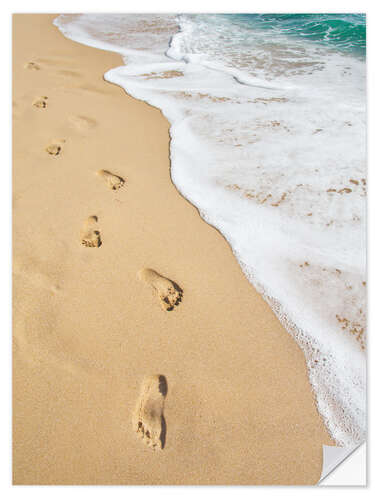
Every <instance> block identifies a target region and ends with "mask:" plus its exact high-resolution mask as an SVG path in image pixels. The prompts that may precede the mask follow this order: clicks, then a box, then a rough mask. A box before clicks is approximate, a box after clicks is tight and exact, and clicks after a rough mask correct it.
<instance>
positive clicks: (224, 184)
mask: <svg viewBox="0 0 375 500" xmlns="http://www.w3.org/2000/svg"><path fill="white" fill-rule="evenodd" d="M55 24H56V26H58V28H59V29H60V30H61V32H62V33H63V34H64V35H65V36H66V37H68V38H71V39H73V40H75V41H78V42H81V43H84V44H87V45H90V46H93V47H98V48H101V49H107V50H112V51H115V52H118V53H119V54H121V55H122V57H123V60H124V65H122V66H120V67H118V68H113V69H112V70H110V71H108V72H107V73H106V74H105V75H104V77H105V79H106V80H108V81H110V82H113V83H116V84H118V85H120V86H121V87H123V88H124V89H125V90H126V92H128V93H129V94H130V95H132V96H134V97H136V98H138V99H141V100H144V101H146V102H148V103H150V104H151V105H153V106H156V107H158V108H160V109H161V110H162V112H163V114H164V115H165V116H166V117H167V119H168V120H169V122H170V124H171V129H170V134H171V151H170V157H171V176H172V181H173V183H174V184H175V186H176V188H177V189H178V190H179V191H180V192H181V194H182V195H183V196H185V197H186V198H187V199H188V200H189V201H191V202H192V203H193V204H194V205H195V206H196V207H197V208H198V209H199V212H200V214H201V216H202V217H203V218H204V219H205V220H206V221H207V222H208V223H209V224H211V225H213V226H215V227H216V228H217V229H218V230H219V231H220V232H221V233H222V234H223V236H224V237H225V238H226V239H227V241H228V242H229V244H230V245H231V248H232V250H233V253H234V255H235V257H236V258H237V260H238V262H239V263H240V265H241V268H242V270H243V272H244V273H245V275H246V276H247V278H248V279H249V281H250V282H251V283H252V284H253V285H254V286H255V287H256V288H257V290H258V291H259V292H260V293H262V294H263V296H264V298H265V299H266V300H267V301H268V302H269V304H270V305H271V307H272V308H273V310H274V312H275V313H276V315H277V316H278V318H279V319H280V321H281V322H282V323H283V324H284V325H285V327H286V328H287V330H288V331H289V332H290V334H291V335H293V336H294V338H295V339H296V341H297V342H298V343H299V345H300V346H301V348H302V350H303V352H304V354H305V357H306V362H307V367H308V371H309V377H310V381H311V384H312V387H313V390H314V393H315V396H316V402H317V406H318V410H319V412H320V413H321V415H322V417H323V419H324V421H325V424H326V426H327V428H328V429H329V431H330V433H331V435H332V436H333V437H334V439H335V440H336V442H337V444H339V445H342V446H351V445H354V444H357V443H359V442H361V441H363V440H364V438H365V433H366V354H365V332H366V229H365V228H366V68H365V64H366V63H365V57H366V55H365V52H366V25H365V16H364V15H360V14H340V15H335V14H288V15H287V14H275V15H271V14H264V15H261V14H238V15H237V14H233V15H228V14H220V15H215V14H199V15H193V14H182V15H151V14H149V15H144V14H143V15H134V14H131V15H129V14H128V15H123V14H108V15H103V14H84V15H61V16H59V17H58V18H57V19H56V20H55ZM228 305H229V306H230V304H228Z"/></svg>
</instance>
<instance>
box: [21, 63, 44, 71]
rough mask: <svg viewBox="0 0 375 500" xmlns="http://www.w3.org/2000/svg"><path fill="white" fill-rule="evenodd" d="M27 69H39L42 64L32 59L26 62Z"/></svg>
mask: <svg viewBox="0 0 375 500" xmlns="http://www.w3.org/2000/svg"><path fill="white" fill-rule="evenodd" d="M24 68H25V69H33V70H38V69H40V66H39V64H37V63H35V62H33V61H30V62H28V63H26V64H25V66H24Z"/></svg>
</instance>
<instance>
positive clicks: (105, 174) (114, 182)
mask: <svg viewBox="0 0 375 500" xmlns="http://www.w3.org/2000/svg"><path fill="white" fill-rule="evenodd" d="M97 174H98V175H99V176H100V177H102V178H103V179H104V180H105V181H106V183H107V185H108V187H109V188H111V189H114V190H117V189H120V187H121V186H123V185H124V182H125V181H124V179H123V178H122V177H119V176H118V175H115V174H112V173H111V172H109V171H108V170H99V172H97Z"/></svg>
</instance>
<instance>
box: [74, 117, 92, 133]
mask: <svg viewBox="0 0 375 500" xmlns="http://www.w3.org/2000/svg"><path fill="white" fill-rule="evenodd" d="M69 121H70V123H71V125H73V127H74V128H75V129H77V130H78V131H79V132H87V131H88V130H90V129H92V128H94V127H96V125H97V122H96V120H94V119H93V118H89V117H88V116H78V115H71V116H69Z"/></svg>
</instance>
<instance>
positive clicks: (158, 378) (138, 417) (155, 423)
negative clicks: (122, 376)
mask: <svg viewBox="0 0 375 500" xmlns="http://www.w3.org/2000/svg"><path fill="white" fill-rule="evenodd" d="M167 392H168V386H167V380H166V378H165V377H164V376H163V375H151V376H149V377H146V378H145V379H144V381H143V384H142V388H141V393H140V396H139V399H138V402H137V406H136V408H135V411H134V414H133V426H134V430H135V432H136V433H137V434H138V435H139V437H140V438H141V439H143V442H144V443H145V444H147V445H148V446H150V447H151V448H152V449H153V450H155V449H157V448H159V449H161V450H162V449H163V448H164V445H165V437H166V424H165V419H164V415H163V410H164V401H165V397H166V395H167Z"/></svg>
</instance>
